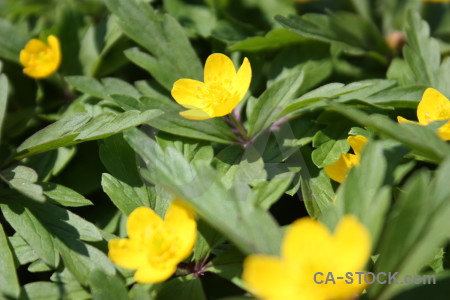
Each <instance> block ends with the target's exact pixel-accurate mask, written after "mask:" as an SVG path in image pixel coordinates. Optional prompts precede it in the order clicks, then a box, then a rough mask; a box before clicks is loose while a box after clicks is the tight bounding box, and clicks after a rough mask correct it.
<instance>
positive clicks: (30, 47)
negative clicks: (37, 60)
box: [24, 39, 47, 53]
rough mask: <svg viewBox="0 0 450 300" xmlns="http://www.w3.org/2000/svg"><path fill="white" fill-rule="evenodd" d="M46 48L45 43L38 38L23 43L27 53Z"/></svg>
mask: <svg viewBox="0 0 450 300" xmlns="http://www.w3.org/2000/svg"><path fill="white" fill-rule="evenodd" d="M46 49H47V45H46V44H45V43H44V42H43V41H41V40H39V39H32V40H30V41H29V42H28V43H27V44H26V45H25V49H24V50H25V51H27V52H29V53H37V52H41V51H45V50H46Z"/></svg>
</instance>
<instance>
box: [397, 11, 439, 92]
mask: <svg viewBox="0 0 450 300" xmlns="http://www.w3.org/2000/svg"><path fill="white" fill-rule="evenodd" d="M405 32H406V40H407V44H406V46H405V47H404V48H403V55H404V57H405V60H406V62H407V63H408V66H409V68H410V69H411V72H412V73H411V74H412V75H413V76H414V79H415V80H416V82H415V83H418V84H423V85H426V86H430V87H435V88H438V86H437V82H438V74H439V66H440V62H441V54H440V51H439V44H438V42H437V40H435V39H431V38H430V27H429V26H428V24H427V23H426V22H425V21H423V20H421V18H420V15H419V14H418V13H414V12H412V11H411V12H410V13H409V14H408V16H407V22H406V28H405Z"/></svg>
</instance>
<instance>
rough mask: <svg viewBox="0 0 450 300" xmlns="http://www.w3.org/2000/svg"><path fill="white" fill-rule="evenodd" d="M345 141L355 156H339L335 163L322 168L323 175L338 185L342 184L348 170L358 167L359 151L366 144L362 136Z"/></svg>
mask: <svg viewBox="0 0 450 300" xmlns="http://www.w3.org/2000/svg"><path fill="white" fill-rule="evenodd" d="M347 141H348V143H349V144H350V147H352V149H353V152H355V154H351V153H346V154H341V157H340V158H339V160H338V161H337V162H335V163H334V164H332V165H331V166H327V167H325V168H324V170H325V173H327V175H328V176H329V177H330V178H331V179H333V180H334V181H337V182H339V183H342V182H344V180H345V178H346V177H347V173H348V171H349V170H350V168H352V167H354V166H357V165H359V159H360V156H361V150H362V148H363V147H364V145H365V144H366V143H367V138H365V137H364V136H362V135H356V136H349V137H348V138H347Z"/></svg>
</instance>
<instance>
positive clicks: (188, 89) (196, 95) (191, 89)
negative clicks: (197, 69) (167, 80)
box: [171, 79, 208, 109]
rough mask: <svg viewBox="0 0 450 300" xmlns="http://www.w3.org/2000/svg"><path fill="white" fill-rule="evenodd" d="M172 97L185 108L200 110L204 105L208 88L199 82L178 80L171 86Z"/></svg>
mask: <svg viewBox="0 0 450 300" xmlns="http://www.w3.org/2000/svg"><path fill="white" fill-rule="evenodd" d="M171 93H172V97H173V98H174V99H175V101H177V103H178V104H180V105H182V106H184V107H186V108H191V109H192V108H200V107H203V106H204V105H205V100H206V99H205V98H202V97H204V96H205V95H206V94H207V93H208V87H207V86H206V85H205V84H204V83H203V82H200V81H197V80H193V79H180V80H177V81H176V82H175V83H174V84H173V88H172V92H171Z"/></svg>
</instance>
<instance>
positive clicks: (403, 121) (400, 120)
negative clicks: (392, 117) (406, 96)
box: [397, 116, 419, 124]
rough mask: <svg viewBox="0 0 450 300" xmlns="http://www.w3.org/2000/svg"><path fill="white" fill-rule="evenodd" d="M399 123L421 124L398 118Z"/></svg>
mask: <svg viewBox="0 0 450 300" xmlns="http://www.w3.org/2000/svg"><path fill="white" fill-rule="evenodd" d="M397 121H398V122H399V123H412V124H419V123H417V122H414V121H410V120H407V119H405V118H403V117H400V116H399V117H397Z"/></svg>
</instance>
